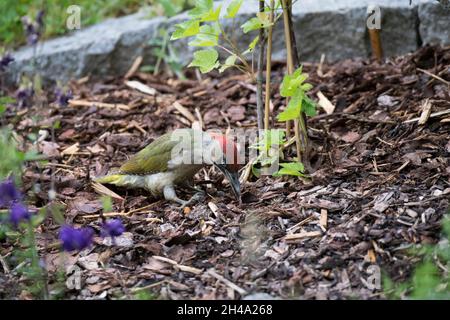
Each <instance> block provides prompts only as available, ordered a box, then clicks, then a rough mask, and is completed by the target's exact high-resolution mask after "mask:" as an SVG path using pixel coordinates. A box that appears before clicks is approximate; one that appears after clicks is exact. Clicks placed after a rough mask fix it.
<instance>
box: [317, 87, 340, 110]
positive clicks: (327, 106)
mask: <svg viewBox="0 0 450 320" xmlns="http://www.w3.org/2000/svg"><path fill="white" fill-rule="evenodd" d="M317 97H318V98H319V103H318V104H319V106H321V107H322V109H323V110H325V112H326V113H327V114H332V113H333V112H334V109H336V106H335V105H334V104H332V103H331V101H330V100H328V98H327V97H325V95H324V94H323V93H322V92H321V91H319V92H317Z"/></svg>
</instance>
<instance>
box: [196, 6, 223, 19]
mask: <svg viewBox="0 0 450 320" xmlns="http://www.w3.org/2000/svg"><path fill="white" fill-rule="evenodd" d="M221 9H222V5H219V6H218V7H217V9H216V10H214V9H211V10H210V11H209V12H208V13H207V14H204V15H203V16H201V18H200V21H202V22H208V21H217V20H219V17H220V10H221Z"/></svg>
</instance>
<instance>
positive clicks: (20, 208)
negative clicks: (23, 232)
mask: <svg viewBox="0 0 450 320" xmlns="http://www.w3.org/2000/svg"><path fill="white" fill-rule="evenodd" d="M30 218H31V215H30V212H28V209H27V207H25V206H24V205H23V204H21V203H20V202H14V203H13V204H12V205H11V209H10V213H9V221H10V222H11V223H12V224H13V225H14V227H15V228H17V226H18V225H19V223H20V222H22V221H24V220H30Z"/></svg>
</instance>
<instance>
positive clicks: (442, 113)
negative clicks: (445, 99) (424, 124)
mask: <svg viewBox="0 0 450 320" xmlns="http://www.w3.org/2000/svg"><path fill="white" fill-rule="evenodd" d="M446 114H450V109H447V110H443V111H438V112H434V113H432V114H430V118H436V117H440V116H444V115H446ZM419 120H420V117H419V118H414V119H409V120H406V121H403V123H412V122H418V121H419Z"/></svg>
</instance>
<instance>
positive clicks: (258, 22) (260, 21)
mask: <svg viewBox="0 0 450 320" xmlns="http://www.w3.org/2000/svg"><path fill="white" fill-rule="evenodd" d="M271 24H272V23H271V22H270V19H269V16H268V15H267V13H265V12H258V14H257V17H255V18H251V19H250V20H248V21H247V22H246V23H244V24H243V25H242V26H241V28H242V29H243V31H244V33H248V32H250V31H253V30H258V29H261V28H267V27H269V26H270V25H271Z"/></svg>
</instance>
